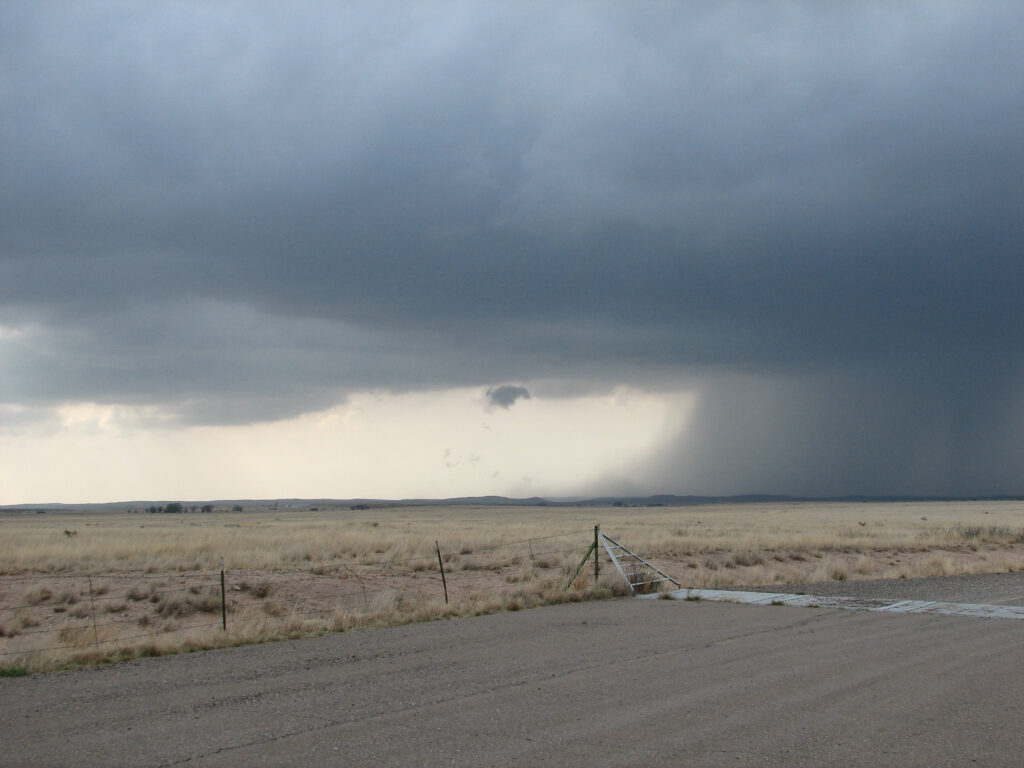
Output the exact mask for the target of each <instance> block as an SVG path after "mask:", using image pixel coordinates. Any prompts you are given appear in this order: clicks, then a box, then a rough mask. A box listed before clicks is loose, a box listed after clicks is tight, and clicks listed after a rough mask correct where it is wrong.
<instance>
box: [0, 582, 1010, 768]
mask: <svg viewBox="0 0 1024 768" xmlns="http://www.w3.org/2000/svg"><path fill="white" fill-rule="evenodd" d="M0 707H2V710H0V714H2V717H0V765H3V766H33V767H36V766H78V765H83V766H112V765H124V766H157V765H160V766H169V765H188V766H246V767H247V768H248V767H250V766H296V765H302V766H342V765H344V766H362V765H366V766H371V765H372V766H392V765H394V766H405V765H410V766H411V765H417V766H420V765H423V766H435V765H437V766H441V765H454V766H474V767H476V766H575V765H579V766H587V768H599V767H601V766H641V765H655V766H667V765H687V766H773V765H780V766H781V765H785V766H823V765H848V766H854V765H856V766H930V767H934V766H963V765H979V766H1019V765H1021V764H1022V763H1024V736H1022V725H1024V622H1020V621H1012V620H999V619H976V618H964V617H954V616H914V615H884V614H873V613H859V612H850V611H835V610H824V609H811V608H789V607H769V606H766V607H757V606H744V605H730V604H721V603H717V604H716V603H707V602H701V603H692V602H677V601H665V600H630V599H619V600H614V601H606V602H601V603H590V604H582V605H568V606H555V607H549V608H541V609H536V610H532V611H525V612H521V613H508V614H501V615H495V616H486V617H480V618H472V619H464V620H454V621H443V622H434V623H430V624H419V625H413V626H407V627H400V628H394V629H388V630H379V631H373V632H355V633H346V634H340V635H332V636H328V637H322V638H314V639H309V640H301V641H295V642H288V643H275V644H270V645H265V646H254V647H246V648H237V649H229V650H225V651H217V652H210V653H202V654H193V655H188V656H177V657H169V658H163V659H149V660H144V661H140V662H135V663H131V664H123V665H119V666H115V667H108V668H104V669H100V670H95V671H83V672H70V673H60V674H52V675H43V676H33V677H28V678H14V679H2V680H0Z"/></svg>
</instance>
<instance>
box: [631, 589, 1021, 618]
mask: <svg viewBox="0 0 1024 768" xmlns="http://www.w3.org/2000/svg"><path fill="white" fill-rule="evenodd" d="M666 595H667V596H668V597H671V598H672V599H673V600H710V601H713V602H719V603H746V604H748V605H772V604H775V605H779V604H781V605H796V606H803V607H810V608H843V609H845V610H850V611H885V612H886V613H938V614H942V615H945V616H978V617H981V618H986V619H1024V606H1018V605H974V604H971V603H938V602H933V601H927V600H881V599H865V598H858V597H826V596H823V595H790V594H786V593H783V592H740V591H734V590H730V589H677V590H675V591H672V592H663V593H661V594H657V595H638V597H642V598H648V599H650V598H661V597H664V596H666Z"/></svg>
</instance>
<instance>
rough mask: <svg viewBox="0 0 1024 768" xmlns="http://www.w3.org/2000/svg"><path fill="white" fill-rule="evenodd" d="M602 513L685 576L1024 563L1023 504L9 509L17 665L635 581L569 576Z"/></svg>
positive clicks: (11, 659) (0, 581)
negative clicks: (597, 581)
mask: <svg viewBox="0 0 1024 768" xmlns="http://www.w3.org/2000/svg"><path fill="white" fill-rule="evenodd" d="M595 524H600V526H601V528H602V530H603V531H605V532H606V533H608V534H609V535H611V536H613V537H614V538H616V539H618V540H619V541H620V542H622V543H623V544H625V545H626V546H628V547H630V548H631V549H633V550H634V551H636V552H638V553H640V554H642V555H643V556H644V557H646V558H647V559H649V560H652V561H654V562H655V563H656V564H657V565H659V566H660V567H662V568H663V569H664V570H666V571H667V572H669V573H670V574H672V575H673V576H675V578H677V579H678V580H679V581H681V582H682V583H683V584H684V585H685V586H695V587H729V586H737V585H751V586H752V585H768V584H781V583H801V582H811V581H826V580H844V579H863V578H901V577H915V576H933V575H943V574H949V573H966V572H974V573H976V572H997V571H1006V570H1016V569H1019V568H1021V567H1024V503H1021V502H950V503H898V504H897V503H894V504H882V503H874V504H868V503H833V504H814V503H790V504H785V503H776V504H744V505H709V506H700V507H660V508H637V509H625V508H575V507H534V508H518V507H514V508H508V507H475V506H458V507H439V506H420V507H412V506H410V507H392V508H381V509H369V510H351V509H348V508H338V509H320V510H317V511H313V510H311V509H288V510H285V509H249V510H246V511H243V512H220V513H213V514H201V513H200V514H195V513H193V514H178V515H152V514H146V513H137V514H129V513H103V514H86V513H61V514H54V513H48V514H46V515H7V516H4V517H0V526H2V531H3V536H2V537H0V653H6V654H8V655H4V656H0V666H11V665H25V666H27V667H29V668H32V669H48V668H53V667H57V666H61V665H66V664H88V663H98V662H101V661H109V660H115V659H119V658H131V657H134V656H139V655H153V654H163V653H169V652H178V651H187V650H194V649H198V648H209V647H219V646H224V645H235V644H241V643H248V642H259V641H264V640H270V639H277V638H282V637H298V636H302V635H308V634H315V633H320V632H331V631H343V630H349V629H358V628H363V627H369V626H379V625H383V624H395V623H401V622H407V621H419V620H425V619H432V618H440V617H444V616H452V615H466V614H472V613H478V612H486V611H492V610H499V609H513V610H514V609H518V608H525V607H530V606H532V605H538V604H543V603H549V602H554V601H559V600H565V599H583V598H585V597H593V596H605V595H608V594H612V593H613V592H619V593H621V592H623V585H621V584H619V583H618V582H617V579H616V577H614V573H613V572H612V569H611V566H610V564H609V563H607V562H604V563H603V565H602V567H603V569H604V574H605V575H604V578H603V579H602V582H603V587H602V588H601V589H599V590H596V591H595V590H594V589H593V588H592V583H591V582H592V577H591V575H590V574H591V571H590V567H591V566H589V565H588V568H587V569H585V570H584V572H583V573H582V574H581V575H580V577H579V578H578V579H577V581H576V588H574V589H573V590H570V591H569V592H568V593H566V592H564V586H565V582H566V580H567V579H568V575H569V574H570V573H571V572H572V569H573V568H574V567H575V566H576V564H577V563H578V562H579V559H580V557H581V556H582V553H583V552H584V551H585V549H586V547H587V546H588V545H589V543H590V542H592V541H593V526H594V525H595ZM65 528H69V529H73V530H76V531H77V532H78V534H77V535H76V536H65V535H64V533H63V532H64V529H65ZM435 541H438V542H439V544H440V548H441V552H442V555H443V559H444V561H445V571H446V576H447V579H448V588H449V593H450V595H449V597H450V600H451V602H450V603H449V604H448V605H445V604H444V602H443V598H442V592H441V584H440V574H439V573H438V571H439V568H438V563H437V553H436V550H435V548H434V542H435ZM221 557H223V559H224V566H225V569H226V571H227V577H226V586H227V606H228V611H229V613H228V631H227V632H224V631H223V630H222V629H221V628H220V585H219V559H220V558H221ZM90 577H91V580H90ZM93 624H95V625H96V627H95V628H93ZM58 646H59V647H58ZM43 648H52V650H38V649H43ZM33 649H36V650H33ZM15 651H18V652H17V653H16V652H15ZM22 651H23V652H22ZM30 651H32V652H30Z"/></svg>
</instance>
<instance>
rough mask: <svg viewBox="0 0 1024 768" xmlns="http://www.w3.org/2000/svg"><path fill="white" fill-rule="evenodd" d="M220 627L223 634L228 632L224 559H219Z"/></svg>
mask: <svg viewBox="0 0 1024 768" xmlns="http://www.w3.org/2000/svg"><path fill="white" fill-rule="evenodd" d="M220 625H221V627H222V628H223V630H224V631H225V632H227V631H228V601H227V595H226V592H225V591H224V557H223V556H221V558H220Z"/></svg>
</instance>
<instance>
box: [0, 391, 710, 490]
mask: <svg viewBox="0 0 1024 768" xmlns="http://www.w3.org/2000/svg"><path fill="white" fill-rule="evenodd" d="M690 404H691V397H690V396H689V395H688V394H686V393H677V394H652V393H647V392H642V391H639V390H636V389H626V388H620V389H616V390H614V391H612V392H610V393H606V394H600V395H586V396H582V397H574V398H563V399H544V398H533V399H530V400H521V401H519V402H517V403H516V406H515V408H511V409H507V410H506V409H488V408H487V407H486V405H487V397H486V391H485V390H482V389H480V388H460V389H449V390H442V391H434V392H412V393H405V394H390V393H384V392H377V393H359V394H355V395H353V396H351V397H350V398H349V399H348V400H347V401H346V403H344V404H343V405H338V406H335V407H332V408H329V409H327V410H324V411H319V412H316V413H310V414H305V415H303V416H300V417H297V418H294V419H289V420H285V421H278V422H272V423H262V424H255V425H247V426H209V427H171V426H166V427H164V428H156V429H154V428H153V424H154V423H155V421H156V419H155V414H153V413H151V412H150V411H149V410H148V409H133V408H128V407H123V406H108V405H96V404H89V403H78V404H74V405H67V406H63V407H61V408H59V409H57V413H56V414H55V418H54V419H52V420H51V421H49V422H48V423H47V425H46V428H45V429H43V428H33V427H32V426H31V425H27V426H25V427H24V428H23V429H22V430H20V432H19V434H17V435H14V434H7V435H0V466H2V470H0V472H2V473H0V503H8V504H9V503H22V502H30V501H31V502H43V501H47V502H89V501H109V500H113V499H121V500H129V499H182V500H191V499H212V498H232V497H240V496H244V497H255V498H275V497H290V496H305V497H321V496H324V497H335V498H352V497H388V498H394V497H406V498H407V497H445V496H456V495H477V494H480V495H483V494H490V493H499V494H507V495H514V496H525V495H533V494H538V495H549V496H554V495H566V494H571V493H576V492H580V491H581V490H582V489H585V488H588V487H591V486H593V484H594V483H596V482H601V481H604V480H606V479H607V478H609V477H627V476H628V474H629V473H630V471H631V470H632V468H634V467H635V466H636V465H637V464H638V463H640V462H642V461H643V460H644V459H645V457H647V456H648V454H650V453H651V452H652V451H656V450H658V449H659V447H660V446H661V445H663V444H664V443H665V442H666V441H668V440H671V439H672V438H673V437H674V436H675V434H676V433H677V431H678V429H679V427H680V426H681V424H682V423H683V422H684V420H685V418H686V417H687V415H688V413H689V408H690ZM141 427H144V428H141Z"/></svg>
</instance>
